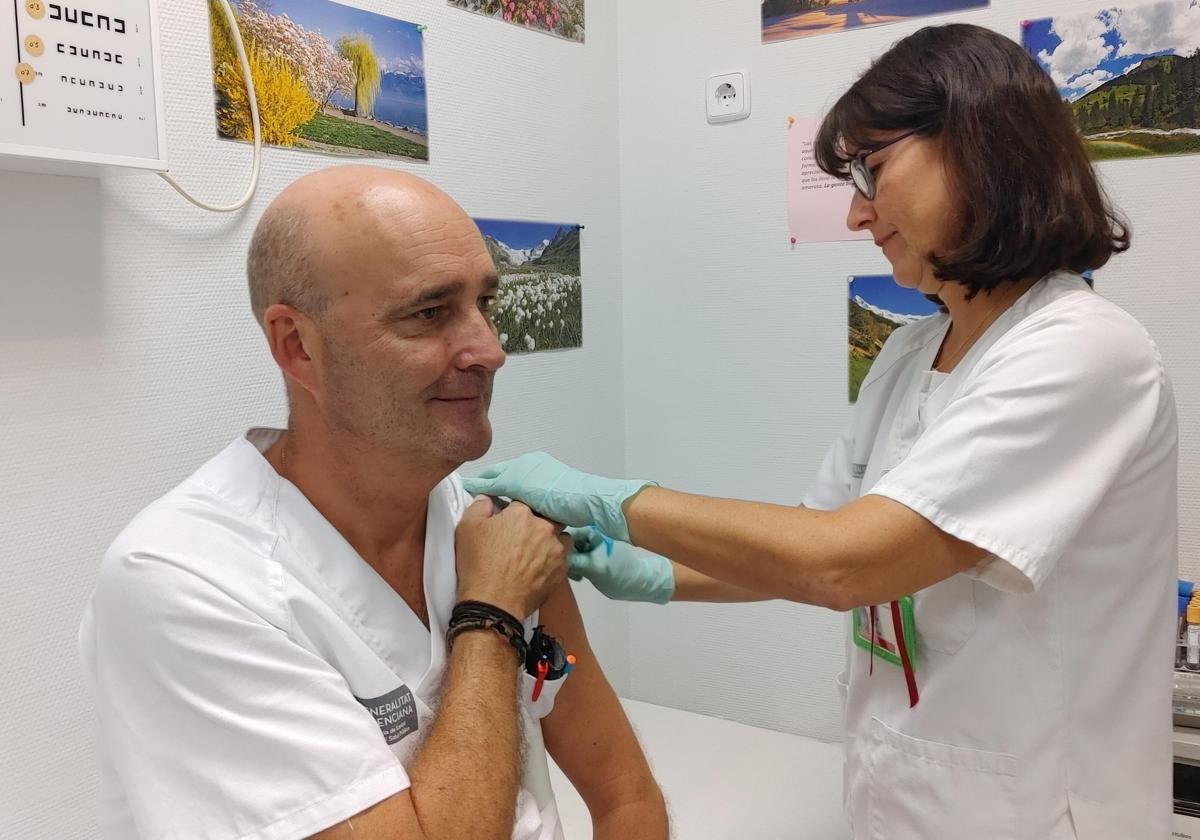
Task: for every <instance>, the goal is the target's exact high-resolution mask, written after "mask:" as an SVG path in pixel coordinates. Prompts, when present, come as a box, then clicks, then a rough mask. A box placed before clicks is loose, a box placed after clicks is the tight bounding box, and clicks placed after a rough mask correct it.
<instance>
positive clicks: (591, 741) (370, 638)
mask: <svg viewBox="0 0 1200 840" xmlns="http://www.w3.org/2000/svg"><path fill="white" fill-rule="evenodd" d="M248 274H249V279H250V299H251V305H252V308H253V310H254V315H255V318H256V319H257V321H258V322H259V324H260V325H261V326H262V328H263V331H264V333H265V334H266V338H267V344H268V346H269V348H270V351H271V354H272V356H273V357H274V359H275V361H276V363H277V364H278V365H279V368H280V369H281V370H282V372H283V374H284V378H285V382H286V387H287V397H288V405H289V421H288V427H287V429H286V430H278V429H253V430H251V431H250V432H248V433H247V434H246V435H244V436H242V437H239V438H238V439H236V440H235V441H234V442H233V443H232V444H230V445H229V446H228V447H227V448H226V449H225V450H224V451H223V452H221V453H220V454H219V455H217V456H216V457H215V458H213V459H212V460H211V461H209V462H208V463H207V464H205V465H204V466H202V467H201V468H200V469H199V470H198V471H197V472H196V473H195V474H193V475H192V476H191V477H190V478H188V479H187V480H186V481H184V482H183V483H182V484H181V485H179V487H177V488H176V489H174V490H173V491H171V492H170V493H168V494H167V495H166V496H164V497H163V498H161V499H159V500H158V501H156V502H154V503H152V504H151V505H150V506H149V507H148V508H146V509H145V510H144V511H142V513H140V514H139V515H138V516H137V517H136V518H135V519H134V521H133V522H132V523H131V524H130V525H129V526H128V527H127V528H126V529H125V530H124V531H123V532H122V533H121V535H120V536H118V537H117V539H116V541H115V542H114V543H113V545H112V547H111V548H110V549H109V551H108V552H107V554H106V556H105V558H104V561H103V563H102V566H101V571H100V575H99V580H98V582H97V585H96V590H95V593H94V594H93V596H92V600H91V602H90V604H89V606H88V609H87V613H86V614H85V616H84V621H83V626H82V628H81V630H80V647H81V652H82V656H83V660H84V666H85V671H86V674H87V677H88V681H89V683H90V687H91V690H92V692H93V695H94V697H95V700H96V709H97V714H98V721H99V733H98V745H99V753H100V761H101V797H102V802H101V808H102V812H101V822H102V825H103V828H104V832H105V834H106V836H109V837H120V838H133V837H145V838H151V837H152V838H185V837H187V838H191V837H196V838H206V840H223V838H230V840H232V839H233V838H242V840H247V839H248V838H263V840H267V838H269V839H270V840H282V839H283V838H300V837H310V836H316V837H320V838H351V837H352V838H355V840H382V838H397V839H398V838H405V840H410V839H411V840H481V839H482V838H508V837H512V838H517V840H552V838H561V837H562V830H561V828H560V827H559V824H558V813H557V810H556V807H555V802H554V795H553V792H552V791H551V789H550V782H549V776H548V771H547V762H546V751H547V750H549V752H550V754H551V755H552V756H553V757H554V758H555V760H556V761H557V762H558V764H559V765H560V766H561V767H562V769H563V770H564V772H565V773H566V774H567V776H568V777H569V778H570V779H571V780H572V782H573V783H574V784H575V786H576V787H577V788H578V790H579V791H580V793H581V794H582V796H583V798H584V800H585V801H586V802H587V804H588V807H589V809H590V811H591V814H592V818H593V823H594V827H595V828H594V831H595V835H594V836H595V837H596V838H600V839H601V840H604V838H613V839H614V840H615V838H622V840H629V839H630V838H633V839H634V840H639V839H642V838H644V840H651V838H656V839H658V838H665V837H666V836H667V821H666V814H665V809H664V805H663V800H662V796H661V794H660V792H659V789H658V787H657V785H656V784H655V782H654V780H653V778H652V777H651V775H650V771H649V769H648V767H647V764H646V761H645V758H644V757H643V755H642V752H641V749H640V747H639V746H638V743H637V740H636V738H635V737H634V735H633V732H632V730H631V729H630V726H629V723H628V721H627V720H626V718H625V715H624V713H623V711H622V709H621V706H620V704H619V702H618V701H617V698H616V696H615V694H614V693H613V691H612V688H611V687H610V686H609V684H608V681H607V680H606V679H605V677H604V674H603V672H602V671H601V670H600V667H599V665H598V664H597V663H596V661H595V658H594V657H593V656H592V654H591V651H590V650H589V648H588V642H587V637H586V635H585V634H584V628H583V624H582V621H581V620H580V617H579V611H578V609H577V607H576V605H575V601H574V598H573V596H572V594H571V591H570V588H569V586H568V585H567V583H566V580H565V575H564V561H565V555H566V548H567V540H566V538H565V537H564V536H563V535H562V534H561V533H560V529H559V528H558V527H557V526H555V525H554V524H553V523H550V522H547V521H546V520H543V519H538V518H536V517H534V516H533V515H532V514H531V513H530V511H529V509H528V508H526V507H524V506H523V505H520V504H513V505H510V506H509V507H508V508H506V509H505V510H504V511H503V512H496V511H495V510H494V509H493V505H492V502H491V501H490V500H488V499H486V498H483V499H480V500H478V501H474V502H472V499H471V498H470V497H469V496H468V495H467V494H466V492H465V491H464V490H463V488H462V484H461V482H460V481H459V478H458V476H457V475H456V474H455V473H454V471H455V470H456V469H457V468H458V467H459V466H460V465H461V464H462V463H463V462H464V461H467V460H471V459H475V458H478V457H480V456H482V455H483V454H484V453H485V452H486V451H487V450H488V447H489V446H490V445H491V425H490V423H489V421H488V407H489V404H490V402H491V395H492V379H493V375H494V374H495V372H496V370H497V368H499V367H500V366H501V365H502V364H503V363H504V352H503V350H502V349H501V348H500V345H499V342H498V341H497V338H496V330H495V327H494V325H493V324H492V321H491V317H490V315H489V312H490V309H491V306H492V304H493V301H494V300H495V296H496V293H497V290H498V286H499V280H498V278H497V276H496V273H495V269H494V267H493V264H492V261H491V258H490V257H489V255H488V252H487V249H486V247H485V246H484V243H483V240H482V238H481V236H480V234H479V231H478V230H477V229H476V227H475V225H474V223H473V222H472V221H471V219H470V218H469V217H468V216H467V215H466V214H465V213H464V212H463V210H462V209H461V208H460V207H459V206H458V205H457V204H455V202H454V201H453V200H451V199H450V197H449V196H447V195H446V194H445V193H443V192H441V191H440V190H438V189H437V188H436V187H434V186H432V185H431V184H428V183H426V182H425V181H422V180H420V179H419V178H415V177H413V176H411V175H406V174H403V173H398V172H394V171H389V170H382V169H375V168H371V167H357V166H356V167H343V168H336V169H330V170H325V171H322V172H318V173H316V174H313V175H309V176H307V177H305V178H302V179H301V180H299V181H297V182H296V183H295V184H293V185H292V186H290V187H288V188H287V189H286V190H284V192H283V193H282V194H280V195H279V197H278V198H277V199H276V200H275V201H274V202H273V203H272V204H271V205H270V207H268V208H267V210H266V212H265V213H264V214H263V217H262V219H261V221H260V222H259V225H258V228H257V230H256V231H255V234H254V239H253V241H252V243H251V246H250V257H249V262H248ZM463 602H472V605H471V606H470V607H468V608H464V609H459V610H455V607H456V605H457V604H461V603H463ZM536 624H541V625H544V626H545V628H546V630H547V631H548V632H550V633H551V634H553V635H554V636H556V637H557V638H558V639H559V640H560V641H561V642H562V644H563V646H564V647H565V648H566V650H568V651H571V652H573V653H575V654H576V655H577V657H578V664H577V665H576V667H575V669H574V670H573V671H572V672H571V673H569V674H568V675H567V676H566V677H562V678H559V679H551V680H546V681H543V682H541V683H540V684H539V681H538V680H537V675H536V673H535V674H529V673H527V669H526V667H525V661H524V659H523V658H522V656H521V650H520V647H521V645H522V644H524V641H525V640H527V639H529V638H531V636H532V631H533V628H534V626H535V625H536ZM448 628H449V630H448ZM518 637H520V638H518ZM535 671H536V668H535Z"/></svg>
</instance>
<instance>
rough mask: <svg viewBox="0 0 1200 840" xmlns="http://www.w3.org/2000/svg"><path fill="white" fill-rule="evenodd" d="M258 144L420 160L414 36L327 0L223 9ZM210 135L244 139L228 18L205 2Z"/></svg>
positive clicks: (419, 59) (423, 119)
mask: <svg viewBox="0 0 1200 840" xmlns="http://www.w3.org/2000/svg"><path fill="white" fill-rule="evenodd" d="M233 2H234V11H235V14H236V17H237V21H238V29H239V30H240V31H241V33H242V41H243V42H244V44H245V46H246V58H247V59H248V61H249V64H250V76H251V78H252V79H253V81H254V88H255V96H256V97H257V99H258V112H259V122H260V124H261V130H262V139H263V142H264V143H267V144H271V145H275V146H290V147H293V148H298V149H308V150H310V151H318V152H326V153H333V154H339V155H352V156H365V157H396V158H409V159H416V160H428V159H429V122H428V109H427V107H426V95H425V51H424V47H425V45H424V27H421V26H417V25H416V24H414V23H408V22H407V21H403V20H399V19H397V18H393V17H387V16H386V15H379V14H375V13H373V12H367V11H363V10H362V9H356V8H353V7H351V6H346V5H343V4H341V3H335V2H332V0H233ZM208 13H209V28H210V31H211V35H212V60H213V93H214V96H215V99H216V111H217V133H218V134H219V135H220V136H221V137H224V138H227V139H232V140H251V139H253V137H254V133H253V124H252V121H251V117H250V106H249V101H248V94H247V92H246V85H245V81H244V79H243V73H242V65H241V62H240V61H239V60H238V56H237V52H236V49H235V47H234V41H233V35H232V32H231V31H230V27H229V23H228V19H227V18H226V17H225V12H224V10H223V9H222V7H221V5H220V3H219V2H218V0H208Z"/></svg>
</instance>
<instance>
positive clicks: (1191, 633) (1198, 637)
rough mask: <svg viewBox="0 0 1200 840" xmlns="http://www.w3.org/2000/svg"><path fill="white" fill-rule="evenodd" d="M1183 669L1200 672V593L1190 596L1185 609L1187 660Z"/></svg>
mask: <svg viewBox="0 0 1200 840" xmlns="http://www.w3.org/2000/svg"><path fill="white" fill-rule="evenodd" d="M1183 667H1184V668H1186V669H1187V670H1189V671H1200V591H1197V592H1194V593H1193V594H1192V601H1191V603H1190V604H1188V608H1187V660H1186V661H1185V663H1184V666H1183Z"/></svg>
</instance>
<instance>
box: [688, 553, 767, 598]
mask: <svg viewBox="0 0 1200 840" xmlns="http://www.w3.org/2000/svg"><path fill="white" fill-rule="evenodd" d="M671 565H672V566H673V567H674V570H675V593H674V594H673V595H672V596H671V600H672V601H702V602H706V603H710V604H740V603H744V602H746V601H769V600H771V599H772V598H775V597H776V596H775V595H768V594H764V593H762V592H754V591H752V590H749V589H746V588H745V587H742V586H738V585H737V584H734V583H730V582H729V581H726V580H721V579H719V578H715V577H712V576H710V575H706V574H704V573H702V572H698V571H696V570H695V569H693V568H691V567H689V566H685V565H684V564H683V563H679V562H676V561H672V563H671Z"/></svg>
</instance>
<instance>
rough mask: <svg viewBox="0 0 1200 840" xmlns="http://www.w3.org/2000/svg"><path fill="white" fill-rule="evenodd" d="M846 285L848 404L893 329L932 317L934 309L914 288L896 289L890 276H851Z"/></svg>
mask: <svg viewBox="0 0 1200 840" xmlns="http://www.w3.org/2000/svg"><path fill="white" fill-rule="evenodd" d="M849 285H850V301H849V319H848V324H849V337H850V402H852V403H854V402H858V389H859V388H860V387H862V383H863V380H864V379H866V378H867V372H868V371H869V370H870V369H871V365H872V364H874V362H875V359H876V357H877V356H879V351H880V350H882V349H883V343H884V342H885V341H887V340H888V336H890V335H891V334H892V332H894V331H895V330H896V328H897V327H903V326H904V325H905V324H911V323H912V322H913V321H919V320H920V319H922V318H928V317H929V316H930V315H934V314H936V313H937V311H938V306H937V304H936V303H934V302H933V301H931V300H929V298H927V297H925V295H923V294H921V293H920V292H918V291H917V290H916V289H906V288H904V287H903V286H897V285H896V281H895V280H894V279H893V278H892V275H890V274H859V275H855V276H852V277H851V278H850V284H849Z"/></svg>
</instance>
